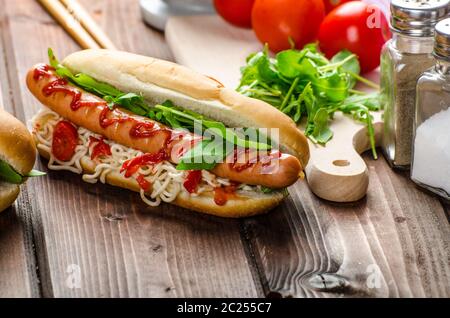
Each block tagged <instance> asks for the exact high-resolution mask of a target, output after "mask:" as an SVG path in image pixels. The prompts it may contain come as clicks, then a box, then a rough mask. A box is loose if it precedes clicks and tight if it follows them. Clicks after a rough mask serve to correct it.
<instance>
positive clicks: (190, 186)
mask: <svg viewBox="0 0 450 318" xmlns="http://www.w3.org/2000/svg"><path fill="white" fill-rule="evenodd" d="M201 180H202V172H201V171H200V170H192V171H189V172H188V175H187V177H186V181H184V183H183V186H184V188H185V189H186V190H187V192H189V193H195V192H197V187H198V185H199V183H200V181H201Z"/></svg>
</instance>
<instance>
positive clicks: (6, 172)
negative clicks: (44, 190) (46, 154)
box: [0, 160, 46, 184]
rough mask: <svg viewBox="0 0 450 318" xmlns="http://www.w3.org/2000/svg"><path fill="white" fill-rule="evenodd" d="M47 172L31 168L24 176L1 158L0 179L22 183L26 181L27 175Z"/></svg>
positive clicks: (35, 175)
mask: <svg viewBox="0 0 450 318" xmlns="http://www.w3.org/2000/svg"><path fill="white" fill-rule="evenodd" d="M45 174H46V173H45V172H41V171H38V170H31V171H30V172H29V173H28V174H27V175H25V176H22V175H21V174H20V173H18V172H17V171H16V170H14V169H13V168H12V167H11V166H10V165H9V164H7V163H6V162H5V161H3V160H0V180H3V181H6V182H8V183H14V184H21V183H23V182H24V179H25V177H40V176H43V175H45Z"/></svg>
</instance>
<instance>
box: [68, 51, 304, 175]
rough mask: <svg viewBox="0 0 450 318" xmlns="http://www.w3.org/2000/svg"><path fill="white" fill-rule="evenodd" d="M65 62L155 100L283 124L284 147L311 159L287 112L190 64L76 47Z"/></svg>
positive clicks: (246, 121) (249, 121) (215, 115)
mask: <svg viewBox="0 0 450 318" xmlns="http://www.w3.org/2000/svg"><path fill="white" fill-rule="evenodd" d="M62 64H64V65H65V66H66V67H68V68H69V69H70V70H71V71H73V72H74V73H85V74H87V75H89V76H91V77H93V78H95V79H96V80H98V81H101V82H105V83H108V84H110V85H112V86H114V87H116V88H118V89H120V90H122V91H125V92H133V93H137V94H142V95H143V96H144V97H145V99H147V100H148V101H149V102H151V103H162V102H164V101H166V100H171V101H173V102H174V103H175V104H176V105H177V106H179V107H182V108H185V109H188V110H191V111H195V112H197V113H200V114H202V115H204V116H207V117H209V118H212V119H214V120H217V121H220V122H223V123H224V124H226V125H227V126H229V127H255V128H278V129H279V131H280V143H281V145H280V148H281V150H283V151H284V152H287V153H290V154H292V155H294V156H296V157H297V158H298V159H299V160H300V162H301V164H302V166H303V167H306V164H307V163H308V160H309V147H308V142H307V139H306V137H305V136H304V135H303V133H302V132H301V131H300V130H299V129H298V128H297V126H296V125H295V123H294V122H293V121H292V120H291V119H290V118H289V117H288V116H286V115H285V114H283V113H282V112H280V111H278V110H277V109H276V108H274V107H272V106H270V105H269V104H267V103H265V102H263V101H260V100H256V99H253V98H249V97H245V96H243V95H241V94H239V93H237V92H235V91H234V90H232V89H227V88H225V87H223V85H222V84H221V83H219V82H218V81H216V80H214V79H211V78H209V77H207V76H204V75H201V74H199V73H196V72H194V71H192V70H190V69H188V68H186V67H183V66H181V65H178V64H175V63H171V62H168V61H163V60H158V59H155V58H151V57H147V56H141V55H136V54H132V53H128V52H120V51H110V50H101V49H92V50H84V51H79V52H76V53H73V54H71V55H69V56H67V57H66V58H65V59H64V60H63V62H62Z"/></svg>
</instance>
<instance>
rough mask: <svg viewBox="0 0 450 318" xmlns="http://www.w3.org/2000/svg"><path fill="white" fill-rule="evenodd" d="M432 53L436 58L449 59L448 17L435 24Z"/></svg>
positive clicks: (449, 31)
mask: <svg viewBox="0 0 450 318" xmlns="http://www.w3.org/2000/svg"><path fill="white" fill-rule="evenodd" d="M434 55H435V56H436V57H437V58H442V59H446V60H450V19H445V20H442V21H440V22H439V23H438V24H436V28H435V40H434Z"/></svg>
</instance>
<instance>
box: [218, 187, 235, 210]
mask: <svg viewBox="0 0 450 318" xmlns="http://www.w3.org/2000/svg"><path fill="white" fill-rule="evenodd" d="M237 187H238V184H231V185H229V186H226V187H219V188H214V202H215V203H216V204H217V205H220V206H223V205H225V204H226V203H227V202H228V200H229V199H230V198H231V197H235V196H236V195H235V192H236V189H237Z"/></svg>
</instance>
